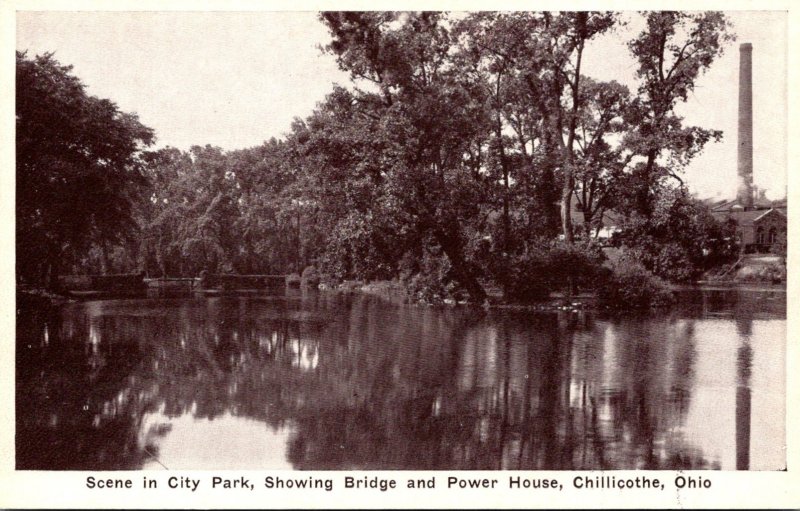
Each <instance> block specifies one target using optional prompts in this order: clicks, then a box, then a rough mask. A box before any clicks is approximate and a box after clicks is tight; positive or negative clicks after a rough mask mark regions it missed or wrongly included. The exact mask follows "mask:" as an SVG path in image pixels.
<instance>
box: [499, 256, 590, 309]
mask: <svg viewBox="0 0 800 511" xmlns="http://www.w3.org/2000/svg"><path fill="white" fill-rule="evenodd" d="M507 260H508V265H507V267H506V268H502V265H500V266H501V269H498V268H497V267H495V270H494V273H495V275H496V278H497V280H498V281H499V282H500V283H501V284H502V286H503V291H504V295H505V298H506V299H507V300H509V301H515V302H529V301H538V300H544V299H546V298H548V297H549V295H550V292H551V291H555V290H559V289H563V288H565V287H567V286H568V285H569V284H570V282H571V283H572V284H573V285H574V286H575V287H578V288H594V287H596V285H597V282H598V279H599V278H600V276H601V274H602V265H603V261H604V260H605V256H604V255H603V252H602V249H601V248H600V246H599V245H597V244H596V243H593V242H582V243H575V244H573V245H566V244H565V243H561V242H556V243H548V244H543V245H541V246H539V247H535V248H533V249H529V250H527V251H526V252H524V253H522V254H520V255H516V256H510V257H509V258H508V259H507Z"/></svg>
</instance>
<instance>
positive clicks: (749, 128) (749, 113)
mask: <svg viewBox="0 0 800 511" xmlns="http://www.w3.org/2000/svg"><path fill="white" fill-rule="evenodd" d="M738 174H739V189H738V192H737V195H736V198H737V199H738V201H739V203H740V204H742V205H743V206H744V207H745V208H752V207H753V45H752V44H750V43H744V44H741V45H740V46H739V154H738Z"/></svg>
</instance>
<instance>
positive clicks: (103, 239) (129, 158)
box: [16, 52, 154, 285]
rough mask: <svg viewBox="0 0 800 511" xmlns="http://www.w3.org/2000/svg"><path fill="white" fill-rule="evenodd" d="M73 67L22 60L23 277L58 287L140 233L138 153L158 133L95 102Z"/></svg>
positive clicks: (19, 198)
mask: <svg viewBox="0 0 800 511" xmlns="http://www.w3.org/2000/svg"><path fill="white" fill-rule="evenodd" d="M71 70H72V68H71V66H63V65H61V64H59V63H58V62H57V61H56V60H55V59H54V58H53V56H52V55H50V54H46V55H42V56H37V57H35V58H29V57H28V56H27V55H26V54H25V53H20V52H17V74H16V90H17V96H16V158H17V172H16V176H17V185H16V186H17V189H16V194H17V195H16V220H17V222H16V254H17V272H18V273H17V275H18V278H20V279H22V280H23V281H25V282H26V283H29V284H44V285H50V284H52V282H53V281H52V278H53V277H54V276H55V275H57V274H58V272H59V271H60V268H63V267H64V266H63V265H64V264H65V263H69V262H70V261H71V260H74V259H76V258H78V257H80V256H81V255H82V254H83V253H85V252H86V250H88V249H89V247H91V246H92V245H95V246H101V247H105V246H106V245H109V244H114V243H118V242H121V241H123V240H125V239H126V238H128V237H129V236H130V235H131V234H132V233H133V232H134V231H135V229H136V227H137V226H136V222H135V220H134V215H133V207H134V203H135V201H136V196H137V194H138V193H139V190H140V187H141V186H142V185H143V184H144V182H145V181H144V178H143V176H142V174H141V172H140V161H139V158H138V155H139V150H140V149H141V148H142V146H146V145H149V144H151V143H152V142H153V138H154V135H153V131H152V130H151V129H149V128H147V127H145V126H143V125H142V124H141V123H140V122H139V120H138V118H137V116H136V115H135V114H130V113H125V112H122V111H120V110H119V109H118V108H117V106H116V105H115V104H114V103H113V102H112V101H110V100H108V99H100V98H97V97H94V96H91V95H89V94H88V93H87V92H86V88H85V86H84V85H83V83H81V81H80V80H79V79H78V78H77V77H75V76H74V75H72V74H71Z"/></svg>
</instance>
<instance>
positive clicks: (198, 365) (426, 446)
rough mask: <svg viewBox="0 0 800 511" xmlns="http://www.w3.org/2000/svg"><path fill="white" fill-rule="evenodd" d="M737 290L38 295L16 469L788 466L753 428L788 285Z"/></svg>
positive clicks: (21, 337) (25, 340)
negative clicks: (678, 297)
mask: <svg viewBox="0 0 800 511" xmlns="http://www.w3.org/2000/svg"><path fill="white" fill-rule="evenodd" d="M720 293H722V294H720ZM725 293H726V292H713V293H700V292H691V293H688V294H686V296H685V297H684V299H683V300H682V304H683V305H682V306H681V307H680V308H678V309H677V310H673V311H671V312H668V313H663V314H654V315H647V316H642V315H639V316H628V317H615V318H609V317H603V316H602V315H595V314H592V313H588V312H585V313H584V312H581V313H566V312H559V313H551V312H498V311H493V312H489V313H486V312H482V311H480V312H476V311H475V310H471V309H458V308H455V309H437V308H418V307H408V306H398V305H393V304H389V303H386V302H383V301H381V300H379V299H376V298H371V297H364V296H344V297H343V296H336V295H327V294H316V293H312V294H306V295H304V296H303V297H301V298H293V299H286V300H284V299H275V298H270V299H268V300H267V299H259V298H245V297H218V298H208V299H205V298H181V299H160V300H108V301H96V302H86V303H79V304H68V305H64V306H62V307H59V308H54V309H45V308H38V309H26V310H23V311H20V312H19V314H18V317H17V321H18V326H17V359H16V370H17V374H16V382H17V405H16V413H17V419H16V426H17V429H16V465H17V468H18V469H43V470H115V469H141V468H154V469H156V468H162V467H168V468H170V469H179V468H183V469H213V468H243V469H244V468H253V469H255V468H263V469H270V468H294V469H305V470H325V469H336V470H338V469H412V470H427V469H434V470H438V469H467V470H469V469H511V470H517V469H525V470H528V469H535V470H539V469H542V470H544V469H548V470H584V469H704V468H711V469H713V468H717V469H719V468H723V469H734V468H736V469H748V468H750V469H753V468H755V469H759V468H761V469H763V468H768V469H778V468H783V466H785V461H784V460H783V459H782V458H781V457H779V456H777V455H775V454H774V453H772V451H770V452H769V453H766V452H756V450H755V449H754V448H753V446H752V444H751V440H750V439H751V436H753V435H759V434H760V433H759V429H763V428H764V426H763V425H762V422H759V421H755V420H751V414H754V413H755V410H756V408H757V407H760V408H758V410H759V412H760V414H766V416H768V417H769V419H770V420H771V421H773V424H772V426H774V423H777V422H778V421H780V423H781V424H782V422H783V417H784V410H783V409H782V407H780V406H777V405H775V403H776V402H778V401H775V400H771V401H770V400H764V399H763V396H766V395H770V396H771V395H773V394H775V393H776V392H783V388H782V387H781V385H783V381H784V380H783V379H780V378H777V379H776V378H775V377H774V375H772V376H773V377H772V378H771V379H765V377H764V375H762V374H761V373H760V372H759V371H762V369H760V368H763V367H776V366H781V367H782V364H783V358H782V357H783V356H784V355H783V353H784V352H783V351H781V350H780V349H776V348H774V347H775V346H782V345H783V344H782V340H780V339H778V340H776V339H774V337H776V336H777V335H779V333H780V332H783V335H784V336H785V295H784V303H783V304H781V303H778V302H776V300H775V299H774V297H769V296H762V297H758V296H756V297H753V296H744V297H742V296H731V295H730V292H727V293H728V294H725ZM734 294H735V292H734ZM767 341H768V342H767ZM765 344H766V345H768V346H770V347H772V348H770V349H763V350H760V348H759V347H760V346H761V345H765ZM759 361H761V362H760V363H756V362H759ZM775 362H778V363H777V364H776V363H775ZM781 378H783V377H782V376H781ZM765 381H767V382H769V383H763V382H765ZM764 385H772V386H771V387H768V388H767V387H764ZM711 405H713V406H715V407H716V408H715V409H713V410H710V409H709V406H711ZM726 407H729V408H726ZM709 413H714V414H717V415H718V417H716V418H715V419H714V420H713V421H710V422H709V421H708V420H706V419H705V416H706V414H709ZM769 431H770V434H771V435H773V436H774V435H775V431H776V430H775V427H771V428H770V429H769ZM781 431H782V430H781ZM784 436H785V435H784ZM771 441H772V442H773V443H774V444H775V445H778V446H780V445H782V444H783V442H784V438H783V436H781V437H780V438H777V437H776V438H772V439H771ZM778 451H779V450H778Z"/></svg>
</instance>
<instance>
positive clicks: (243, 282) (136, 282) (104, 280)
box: [58, 273, 287, 297]
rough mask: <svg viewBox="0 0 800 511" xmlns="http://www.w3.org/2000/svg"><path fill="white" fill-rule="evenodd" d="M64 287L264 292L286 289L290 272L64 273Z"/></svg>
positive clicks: (96, 291) (78, 290) (84, 292)
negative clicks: (153, 275)
mask: <svg viewBox="0 0 800 511" xmlns="http://www.w3.org/2000/svg"><path fill="white" fill-rule="evenodd" d="M58 286H59V288H60V290H61V291H62V292H64V293H66V294H69V295H72V296H76V297H95V296H106V295H122V296H126V295H161V294H171V293H203V294H220V293H262V292H276V291H279V292H282V291H284V290H285V289H286V287H287V276H286V275H234V274H223V273H219V274H204V275H203V276H201V277H161V278H146V277H145V276H144V274H142V273H121V274H114V275H64V276H61V277H59V278H58Z"/></svg>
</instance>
